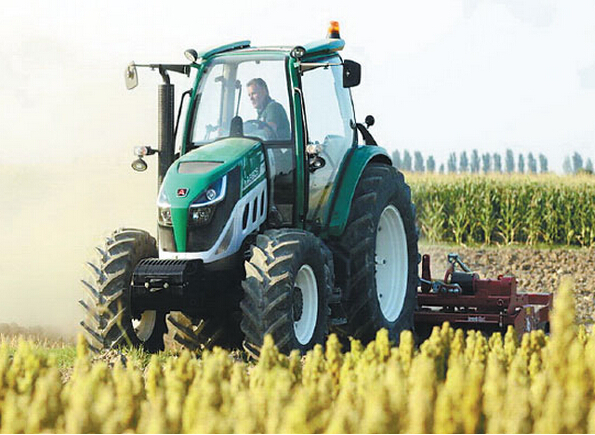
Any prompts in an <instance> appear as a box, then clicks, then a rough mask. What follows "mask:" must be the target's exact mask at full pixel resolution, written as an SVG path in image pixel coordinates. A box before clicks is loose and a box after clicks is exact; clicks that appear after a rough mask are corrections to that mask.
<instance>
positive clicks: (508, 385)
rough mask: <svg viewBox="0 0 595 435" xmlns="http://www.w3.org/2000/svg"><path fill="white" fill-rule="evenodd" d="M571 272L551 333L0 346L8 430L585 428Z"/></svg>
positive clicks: (583, 371)
mask: <svg viewBox="0 0 595 435" xmlns="http://www.w3.org/2000/svg"><path fill="white" fill-rule="evenodd" d="M573 304H574V299H573V296H572V292H571V290H570V285H569V284H564V285H562V287H561V288H560V290H559V292H558V296H557V299H556V301H555V307H554V314H553V319H552V335H551V336H546V335H545V334H544V333H543V332H542V331H534V332H531V333H530V334H525V335H523V336H522V339H521V340H520V342H519V340H518V338H517V336H516V334H515V333H514V332H513V331H512V330H509V331H508V332H507V333H506V334H505V335H504V336H502V335H500V334H494V335H492V336H491V337H490V338H485V337H484V336H483V335H482V334H481V333H479V332H467V333H466V334H465V333H463V331H462V330H453V329H452V328H451V327H449V326H448V325H447V324H445V325H443V326H442V328H438V327H436V328H435V329H434V331H433V333H432V335H431V336H430V338H429V339H428V340H427V341H425V342H424V343H423V344H421V346H419V347H415V346H414V343H413V336H412V334H411V333H410V332H404V333H403V334H402V335H401V340H400V345H399V346H398V347H394V346H391V344H390V343H389V341H388V335H387V333H386V331H384V330H382V331H380V332H379V333H378V335H377V337H376V340H375V341H373V342H372V343H370V344H368V345H367V346H366V347H364V346H362V344H361V343H359V342H358V341H352V342H351V344H350V350H349V351H348V352H346V353H344V352H342V349H341V345H340V343H339V341H338V340H337V337H336V336H334V335H331V336H330V338H329V339H328V341H327V343H326V346H325V348H323V347H322V346H320V345H317V346H316V347H315V348H314V349H313V350H312V351H310V352H309V353H308V354H307V356H305V357H303V358H302V357H300V355H299V354H298V353H297V352H296V351H294V353H292V354H291V355H289V356H284V355H281V354H279V353H278V351H277V350H276V348H275V346H274V344H273V342H272V340H271V339H270V338H269V337H267V340H266V341H265V345H264V347H263V348H262V353H261V358H260V360H259V361H258V362H257V363H251V362H245V361H242V360H241V359H240V358H238V357H237V355H236V356H235V357H234V356H233V355H232V354H230V353H229V352H227V351H225V350H222V349H218V348H215V349H214V350H213V351H205V352H203V353H202V355H199V356H198V357H197V355H194V354H191V353H189V352H187V351H183V352H181V353H180V354H178V355H174V356H164V355H163V354H162V355H153V356H152V357H151V359H150V362H148V364H142V363H141V362H139V361H141V360H140V359H136V360H134V361H131V360H129V361H128V363H127V365H126V366H124V365H123V364H122V362H121V361H120V360H117V361H116V363H115V365H113V367H112V366H110V365H108V363H107V362H105V361H100V362H94V363H92V362H91V356H90V354H89V352H88V350H87V348H86V345H85V342H84V340H83V339H82V338H81V339H80V340H79V343H78V345H77V356H76V359H75V362H74V367H70V368H69V369H67V370H66V371H65V369H64V368H59V367H58V365H57V362H56V360H55V358H53V357H52V356H51V355H50V356H49V357H48V356H46V355H47V352H43V349H41V348H40V347H39V346H35V345H34V344H33V343H32V342H27V341H20V342H19V344H18V346H17V347H16V349H11V347H10V343H9V342H7V341H5V342H3V344H2V346H1V347H0V429H1V431H2V432H3V433H7V432H9V433H10V432H16V433H19V432H70V433H79V432H104V433H114V432H116V433H117V432H149V433H153V432H154V433H158V432H159V433H160V432H165V433H168V432H170V433H171V432H242V433H243V432H248V433H253V432H294V433H295V432H297V433H322V432H327V433H344V432H364V433H374V432H395V433H398V432H409V433H411V432H413V433H419V432H443V433H460V432H465V433H476V432H489V433H500V432H504V433H506V432H508V433H521V432H565V433H574V432H591V433H593V432H595V334H594V333H586V332H585V330H584V329H583V328H579V327H577V326H576V325H575V324H574V323H573V322H574V306H573Z"/></svg>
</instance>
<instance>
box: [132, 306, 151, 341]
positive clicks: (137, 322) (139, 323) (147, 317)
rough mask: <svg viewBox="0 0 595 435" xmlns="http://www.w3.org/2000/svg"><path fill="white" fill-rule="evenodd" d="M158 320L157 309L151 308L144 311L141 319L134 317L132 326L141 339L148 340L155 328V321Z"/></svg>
mask: <svg viewBox="0 0 595 435" xmlns="http://www.w3.org/2000/svg"><path fill="white" fill-rule="evenodd" d="M156 321H157V311H154V310H149V311H143V313H142V314H141V316H140V319H132V327H133V328H134V333H135V334H136V336H137V337H138V339H139V340H140V341H143V342H144V341H147V340H148V339H149V338H151V335H152V334H153V331H154V330H155V323H156Z"/></svg>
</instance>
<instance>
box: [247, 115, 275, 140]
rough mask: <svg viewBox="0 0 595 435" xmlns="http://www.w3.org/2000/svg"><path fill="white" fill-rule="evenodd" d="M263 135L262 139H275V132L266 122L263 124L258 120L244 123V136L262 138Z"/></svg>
mask: <svg viewBox="0 0 595 435" xmlns="http://www.w3.org/2000/svg"><path fill="white" fill-rule="evenodd" d="M261 132H262V133H264V136H265V137H263V139H274V138H275V137H277V135H276V134H275V130H273V127H271V126H270V125H269V124H267V123H266V122H263V121H261V120H259V119H250V120H248V121H244V134H248V135H250V134H251V133H252V134H254V135H255V136H259V137H261V136H262V133H261Z"/></svg>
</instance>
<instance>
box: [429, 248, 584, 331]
mask: <svg viewBox="0 0 595 435" xmlns="http://www.w3.org/2000/svg"><path fill="white" fill-rule="evenodd" d="M419 252H420V253H421V254H430V256H431V259H432V273H433V275H434V276H433V278H440V277H441V276H442V275H443V274H444V271H445V270H446V267H447V264H448V262H447V259H446V256H447V254H448V253H450V252H455V253H457V254H459V255H460V256H461V259H462V260H463V262H464V263H465V264H467V266H469V267H470V268H471V269H472V270H473V271H476V272H477V273H479V275H480V276H481V277H482V278H494V279H495V278H497V276H498V275H500V274H502V275H514V276H515V277H516V278H517V280H518V289H519V290H520V291H527V292H555V291H556V290H557V288H558V287H559V285H560V281H561V280H562V279H563V278H565V277H570V278H572V280H573V281H574V295H575V300H576V311H577V319H576V320H577V322H578V323H583V324H587V325H590V324H592V323H593V322H594V319H595V314H594V311H595V274H594V273H593V265H594V264H595V249H588V248H581V249H574V248H573V249H567V248H559V247H556V248H530V247H525V246H523V247H514V246H506V247H480V248H469V247H462V246H444V245H438V246H436V245H428V244H423V243H422V244H420V247H419Z"/></svg>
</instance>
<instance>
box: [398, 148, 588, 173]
mask: <svg viewBox="0 0 595 435" xmlns="http://www.w3.org/2000/svg"><path fill="white" fill-rule="evenodd" d="M392 158H393V166H395V167H396V168H397V169H400V170H402V171H410V172H430V173H433V172H439V173H441V174H443V173H449V174H452V173H471V174H479V173H484V174H487V173H490V172H496V173H508V174H511V173H520V174H524V173H528V174H537V173H541V174H545V173H547V172H549V168H548V159H547V157H546V156H545V155H544V154H541V153H540V154H539V155H537V156H535V155H534V154H533V153H528V154H527V155H526V156H525V155H524V154H522V153H519V154H517V156H516V158H515V155H514V153H513V151H512V150H511V149H507V150H506V152H505V153H504V156H502V155H501V154H499V153H483V154H480V153H479V151H478V150H473V151H471V152H470V153H467V151H461V152H460V153H459V154H458V155H457V153H455V152H452V153H450V154H449V156H448V159H447V161H446V164H444V163H442V164H440V166H439V167H438V168H437V167H436V166H437V165H436V160H435V159H434V156H432V155H429V156H428V157H427V158H424V156H423V154H422V153H421V152H420V151H414V152H413V155H412V154H411V153H410V152H409V151H407V150H405V151H403V154H401V152H400V151H399V150H396V151H394V152H393V154H392ZM563 170H564V173H566V174H576V173H580V172H587V173H591V174H592V173H593V162H592V161H591V159H590V158H588V159H587V160H586V161H585V160H584V159H583V157H582V156H581V155H580V154H579V153H576V152H575V153H574V154H573V155H572V156H569V157H566V159H565V160H564V164H563Z"/></svg>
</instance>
